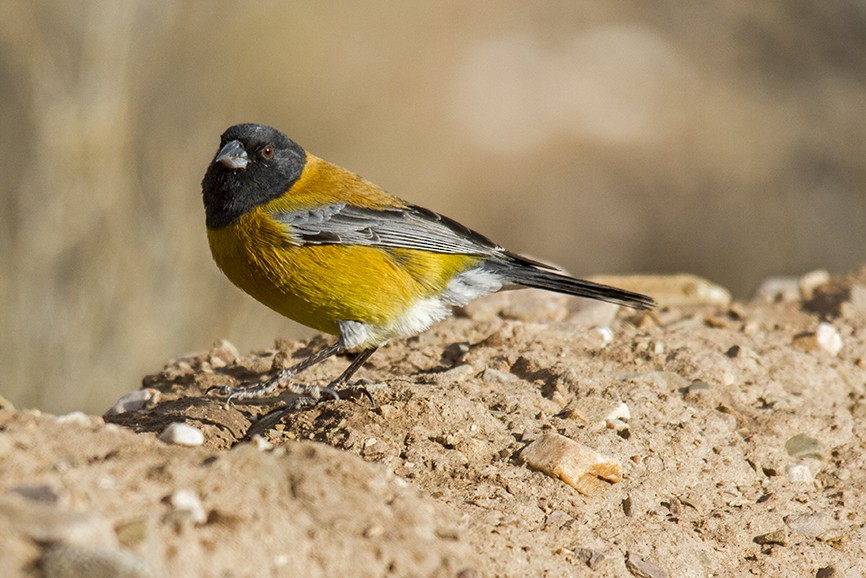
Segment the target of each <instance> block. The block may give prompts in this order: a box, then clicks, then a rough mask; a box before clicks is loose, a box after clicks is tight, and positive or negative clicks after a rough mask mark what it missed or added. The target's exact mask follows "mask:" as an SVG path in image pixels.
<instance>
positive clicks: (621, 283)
mask: <svg viewBox="0 0 866 578" xmlns="http://www.w3.org/2000/svg"><path fill="white" fill-rule="evenodd" d="M590 280H591V281H595V282H596V283H604V284H605V285H613V286H614V287H621V288H623V289H628V290H629V291H636V292H638V293H643V294H645V295H649V296H650V297H652V298H653V299H655V300H656V301H657V302H658V303H659V305H662V306H667V307H671V306H679V305H718V306H721V307H727V306H728V305H730V303H731V292H730V291H728V290H727V289H725V288H724V287H722V286H721V285H717V284H716V283H713V282H712V281H709V280H707V279H704V278H703V277H698V276H697V275H688V274H679V275H604V276H597V277H591V278H590Z"/></svg>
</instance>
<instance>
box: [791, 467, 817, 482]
mask: <svg viewBox="0 0 866 578" xmlns="http://www.w3.org/2000/svg"><path fill="white" fill-rule="evenodd" d="M787 471H788V479H789V480H791V481H792V482H807V483H812V482H814V481H815V476H814V475H812V470H810V469H809V466H806V465H803V464H793V465H790V466H788V468H787Z"/></svg>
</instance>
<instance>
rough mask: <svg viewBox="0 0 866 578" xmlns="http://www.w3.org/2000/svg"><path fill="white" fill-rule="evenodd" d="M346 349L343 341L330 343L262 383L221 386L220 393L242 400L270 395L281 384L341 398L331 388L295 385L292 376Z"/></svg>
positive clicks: (293, 389) (297, 390) (296, 390)
mask: <svg viewBox="0 0 866 578" xmlns="http://www.w3.org/2000/svg"><path fill="white" fill-rule="evenodd" d="M344 350H345V347H343V344H342V342H341V341H338V342H337V343H335V344H333V345H330V346H328V347H326V348H324V349H322V350H320V351H317V352H316V353H314V354H312V355H311V356H309V357H308V358H306V359H304V360H303V361H301V362H300V363H297V364H295V365H293V366H292V367H289V368H288V369H283V370H281V371H279V372H277V374H276V375H274V376H273V377H271V378H270V379H268V380H267V381H263V382H261V383H257V384H255V385H249V386H245V387H228V386H226V387H221V388H220V393H221V394H222V395H226V396H228V398H227V399H226V402H228V403H231V402H233V401H240V400H242V399H251V398H256V397H263V396H265V395H268V394H269V393H271V392H272V391H274V390H275V389H277V388H278V387H281V386H288V388H289V391H291V392H292V393H298V394H302V395H309V396H310V397H313V398H316V399H317V398H318V397H319V396H320V395H321V391H325V393H328V394H329V395H332V396H333V397H334V399H339V396H338V395H337V394H336V392H335V391H333V390H332V389H330V388H320V387H317V386H302V385H294V384H291V380H292V378H294V377H295V376H296V375H297V374H299V373H300V372H302V371H304V370H305V369H308V368H310V367H312V366H314V365H316V364H317V363H321V362H322V361H325V360H326V359H328V358H329V357H331V356H332V355H336V354H338V353H342V352H343V351H344Z"/></svg>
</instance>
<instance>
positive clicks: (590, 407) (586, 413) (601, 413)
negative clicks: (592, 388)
mask: <svg viewBox="0 0 866 578" xmlns="http://www.w3.org/2000/svg"><path fill="white" fill-rule="evenodd" d="M572 409H573V411H572V412H571V414H572V415H573V416H574V417H575V418H576V419H578V420H579V421H581V422H583V423H584V424H586V425H587V426H588V427H590V428H593V429H603V428H605V427H611V426H610V423H611V422H613V421H617V420H618V421H621V422H626V421H628V420H629V419H631V412H630V411H629V409H628V406H627V405H626V404H625V403H623V402H621V401H615V400H611V399H604V398H601V397H581V398H578V399H577V400H576V401H575V402H574V405H573V406H572Z"/></svg>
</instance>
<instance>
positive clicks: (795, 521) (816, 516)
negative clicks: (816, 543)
mask: <svg viewBox="0 0 866 578" xmlns="http://www.w3.org/2000/svg"><path fill="white" fill-rule="evenodd" d="M783 520H784V521H785V524H787V526H788V527H789V528H790V529H791V530H792V531H793V532H796V533H798V534H801V535H803V536H808V537H809V538H817V537H818V536H820V535H821V534H824V533H826V532H828V531H830V530H833V529H835V527H836V524H835V522H834V521H833V518H832V517H831V516H830V515H829V514H825V513H824V512H812V513H811V514H803V515H802V516H785V517H784V518H783Z"/></svg>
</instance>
